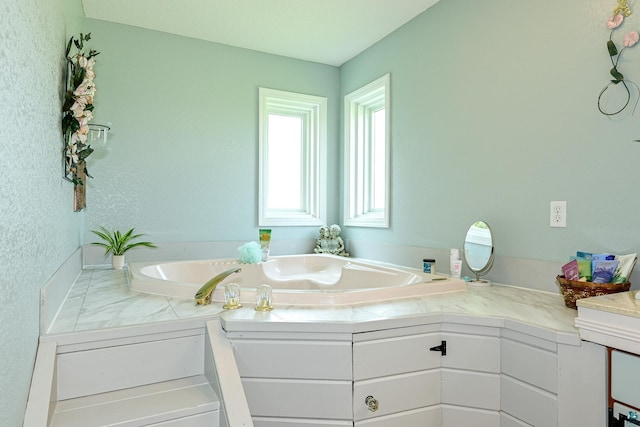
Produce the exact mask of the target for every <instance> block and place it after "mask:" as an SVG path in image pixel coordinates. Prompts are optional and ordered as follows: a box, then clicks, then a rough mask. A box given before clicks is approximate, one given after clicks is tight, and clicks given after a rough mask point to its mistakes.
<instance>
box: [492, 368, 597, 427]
mask: <svg viewBox="0 0 640 427" xmlns="http://www.w3.org/2000/svg"><path fill="white" fill-rule="evenodd" d="M603 404H604V402H603ZM500 409H501V410H502V411H504V412H506V413H508V414H510V415H513V416H514V417H516V418H518V419H520V420H523V421H525V422H527V423H529V424H531V425H532V426H535V427H555V426H557V425H558V401H557V398H556V395H555V394H551V393H549V392H546V391H544V390H542V389H539V388H537V387H533V386H531V385H529V384H526V383H523V382H521V381H517V380H514V379H513V378H510V377H508V376H506V375H502V376H501V381H500ZM562 427H564V426H562Z"/></svg>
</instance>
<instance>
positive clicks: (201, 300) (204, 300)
mask: <svg viewBox="0 0 640 427" xmlns="http://www.w3.org/2000/svg"><path fill="white" fill-rule="evenodd" d="M239 271H242V268H240V267H236V268H232V269H229V270H227V271H223V272H222V273H220V274H218V275H216V276H215V277H214V278H213V279H211V280H209V281H208V282H207V283H205V284H204V285H203V286H202V287H201V288H200V290H198V292H196V296H195V298H196V305H207V304H211V295H212V294H213V291H215V290H216V286H218V284H219V283H220V282H222V281H223V280H224V279H226V278H227V276H228V275H230V274H233V273H238V272H239Z"/></svg>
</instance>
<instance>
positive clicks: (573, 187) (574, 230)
mask: <svg viewBox="0 0 640 427" xmlns="http://www.w3.org/2000/svg"><path fill="white" fill-rule="evenodd" d="M616 5H617V3H616V2H615V1H607V2H603V1H600V0H598V1H596V0H565V1H553V0H541V1H536V2H529V1H522V0H515V1H514V0H489V1H482V2H479V1H475V0H441V1H440V2H439V3H437V4H436V5H435V6H434V7H432V8H431V9H429V10H427V11H426V12H425V13H423V14H422V15H420V16H418V17H417V18H415V19H414V20H413V21H411V22H409V23H408V24H406V25H405V26H404V27H403V28H401V29H400V30H398V31H396V32H394V33H393V34H391V35H390V36H389V37H387V38H385V39H383V40H382V41H380V42H379V43H377V44H376V45H375V46H373V47H372V48H370V49H368V50H367V51H366V52H364V53H362V54H361V55H359V56H358V57H356V58H354V59H353V60H351V61H349V62H348V63H347V64H345V65H344V66H342V68H341V85H342V94H343V95H344V94H346V93H349V92H350V91H352V90H354V89H356V88H358V87H360V86H362V85H363V84H365V83H367V82H369V81H371V80H373V79H374V78H377V77H378V76H381V75H383V74H385V73H391V78H392V82H391V91H392V107H391V108H392V116H391V117H392V119H391V120H392V125H391V126H392V131H391V132H392V157H393V158H392V200H391V203H392V208H391V215H392V216H391V223H392V226H391V228H390V229H388V230H370V229H355V228H349V229H347V230H345V233H346V234H347V235H348V236H349V237H350V238H353V239H359V240H368V241H371V242H384V243H394V244H403V245H412V246H418V247H428V248H443V249H446V248H449V247H460V246H461V243H462V240H463V239H464V235H465V233H466V229H467V228H468V227H469V226H470V225H471V223H472V222H473V221H475V220H476V219H484V220H486V221H487V222H488V223H489V224H490V225H491V227H492V229H493V231H494V234H495V237H496V253H497V255H498V256H509V257H517V258H524V259H532V260H547V261H558V262H563V261H565V260H568V257H569V255H571V254H573V253H574V252H575V251H576V250H586V251H612V252H617V253H628V252H640V239H638V236H639V234H640V231H639V230H640V216H639V215H638V214H637V211H638V208H639V207H640V206H639V204H640V202H639V200H640V199H638V197H637V186H638V183H640V168H639V167H638V161H639V159H640V144H639V143H636V142H633V140H634V139H640V126H639V125H638V121H639V120H640V111H638V112H637V113H636V115H635V116H630V114H621V115H620V117H616V118H608V117H605V116H604V115H602V114H600V113H599V112H598V109H597V102H596V101H597V98H598V94H599V92H600V90H601V89H602V87H603V86H604V85H605V84H606V83H607V82H608V81H609V79H610V76H609V74H608V72H609V69H610V68H611V63H610V62H609V57H608V54H607V50H606V41H607V39H608V37H609V30H608V29H607V28H606V25H605V23H606V20H607V18H608V17H609V16H610V15H611V11H612V10H613V8H614V7H615V6H616ZM636 12H637V13H636V14H634V15H632V16H631V17H630V18H628V20H627V22H625V24H624V26H623V28H622V29H621V30H620V31H617V32H616V33H615V34H614V40H616V41H617V42H618V46H619V47H620V46H621V41H622V35H623V34H624V33H626V32H627V31H630V30H632V29H635V30H638V29H639V28H640V10H637V11H636ZM620 64H621V65H620V71H621V72H623V73H625V75H626V76H627V78H629V79H631V80H635V81H637V82H640V67H639V66H638V65H639V64H640V47H637V46H636V47H633V48H631V49H629V50H627V51H626V52H625V53H624V56H623V59H622V60H621V61H620ZM633 93H634V95H636V96H637V90H633ZM636 99H637V98H636ZM628 111H629V112H630V111H631V109H629V110H628ZM552 200H566V201H567V204H568V215H567V217H568V221H567V222H568V226H567V228H550V227H549V202H550V201H552ZM521 275H522V272H521ZM494 280H499V278H495V279H494ZM551 280H553V276H551V277H550V281H551ZM514 284H517V283H514Z"/></svg>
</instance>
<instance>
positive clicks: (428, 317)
mask: <svg viewBox="0 0 640 427" xmlns="http://www.w3.org/2000/svg"><path fill="white" fill-rule="evenodd" d="M274 304H275V309H274V310H273V311H271V312H267V313H262V312H256V311H255V310H254V307H253V306H250V305H249V304H245V307H242V308H240V309H238V310H231V311H227V310H224V309H223V308H222V304H220V303H217V304H216V303H214V304H212V305H209V306H195V304H194V301H193V300H190V299H179V298H169V297H163V296H157V295H150V294H144V293H140V292H134V291H131V290H129V287H128V284H127V279H126V270H112V269H106V268H104V269H100V268H96V269H87V270H84V271H83V272H82V273H81V274H80V275H79V276H78V278H77V280H76V282H75V283H74V285H73V287H72V288H71V290H70V292H69V294H68V296H67V298H66V300H65V301H64V303H63V305H62V307H61V309H60V311H59V313H58V315H57V317H56V319H55V320H54V322H53V324H52V325H51V327H50V328H49V330H48V331H47V334H46V335H50V336H56V335H65V334H74V333H80V332H83V333H84V332H87V331H97V330H105V329H112V328H123V327H129V326H140V325H151V324H153V325H158V324H167V323H171V322H175V321H190V320H193V321H203V320H208V319H210V318H213V317H217V316H219V317H221V318H222V321H223V322H224V324H225V327H226V328H227V329H228V330H233V329H235V328H237V329H238V330H241V329H243V328H246V327H247V325H248V324H249V325H250V326H251V327H252V328H254V329H253V330H273V331H285V330H286V331H299V332H330V333H343V332H344V333H356V332H362V331H366V330H371V329H372V328H391V327H402V326H408V325H411V324H420V323H433V322H443V321H444V322H453V323H457V322H459V323H473V324H477V325H478V324H482V325H486V326H494V327H504V326H508V327H510V328H515V329H516V330H519V331H521V332H523V333H527V334H531V335H536V336H539V337H540V338H545V339H549V340H551V341H556V342H565V343H571V344H574V345H579V335H578V330H577V329H576V327H575V318H576V315H577V312H576V310H573V309H570V308H567V307H566V306H565V305H564V300H563V298H562V296H561V295H559V294H554V293H549V292H542V291H536V290H530V289H525V288H518V287H514V286H506V285H495V284H494V285H493V286H487V287H473V286H468V287H467V289H466V290H461V291H453V292H447V293H441V294H432V295H429V296H425V297H417V298H407V299H400V300H394V301H382V302H378V303H371V304H366V305H354V306H337V307H330V308H327V307H322V308H315V307H305V306H279V305H277V301H274ZM245 330H246V329H245Z"/></svg>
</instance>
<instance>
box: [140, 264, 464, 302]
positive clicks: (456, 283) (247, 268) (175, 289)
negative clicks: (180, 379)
mask: <svg viewBox="0 0 640 427" xmlns="http://www.w3.org/2000/svg"><path fill="white" fill-rule="evenodd" d="M233 267H240V268H241V269H242V271H240V272H239V273H234V274H231V275H230V276H228V277H227V278H226V279H224V280H223V281H222V282H220V284H219V285H218V287H217V288H216V290H215V291H214V293H213V296H212V300H213V301H214V302H223V301H224V285H225V283H231V282H234V283H237V284H239V285H240V301H241V302H242V303H243V304H245V305H250V304H255V290H256V286H258V285H260V284H263V283H266V284H268V285H271V287H272V288H273V304H274V305H321V306H332V305H354V304H363V303H369V302H375V301H384V300H390V299H399V298H408V297H417V296H422V295H428V294H433V293H442V292H450V291H457V290H462V289H466V284H465V282H464V281H462V280H456V279H450V278H448V277H443V276H434V275H431V274H427V273H422V272H420V271H419V270H416V269H409V268H406V267H400V266H394V265H389V264H384V263H378V262H375V261H369V260H363V259H356V258H344V257H340V256H335V255H321V254H311V255H285V256H274V257H270V258H269V260H267V261H266V262H261V263H258V264H242V263H240V262H239V260H237V259H213V260H205V261H176V262H162V263H131V264H130V265H129V284H130V288H131V290H133V291H139V292H145V293H151V294H157V295H164V296H168V297H176V298H190V299H194V296H195V294H196V292H197V291H198V289H200V287H201V286H202V285H203V284H204V283H206V282H207V281H208V280H209V279H211V278H212V277H214V276H216V275H217V274H219V273H222V272H223V271H226V270H228V269H230V268H233Z"/></svg>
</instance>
